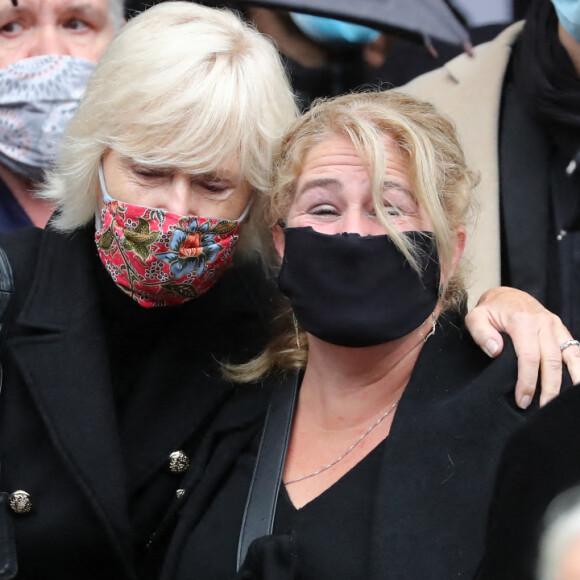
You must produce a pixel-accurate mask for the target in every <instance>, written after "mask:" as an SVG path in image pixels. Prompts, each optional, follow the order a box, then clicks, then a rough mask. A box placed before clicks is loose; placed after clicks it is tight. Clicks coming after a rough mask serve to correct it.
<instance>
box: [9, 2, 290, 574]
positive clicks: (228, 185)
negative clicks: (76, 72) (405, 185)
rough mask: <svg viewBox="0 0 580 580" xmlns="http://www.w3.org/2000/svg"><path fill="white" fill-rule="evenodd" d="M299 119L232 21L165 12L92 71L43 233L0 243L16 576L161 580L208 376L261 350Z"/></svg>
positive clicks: (222, 386)
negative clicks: (279, 193) (280, 185)
mask: <svg viewBox="0 0 580 580" xmlns="http://www.w3.org/2000/svg"><path fill="white" fill-rule="evenodd" d="M295 114H296V106H295V104H294V100H293V98H292V94H291V91H290V87H289V83H288V80H287V78H286V75H285V73H284V70H283V67H282V65H281V62H280V59H279V57H278V54H277V52H276V50H275V48H274V46H273V45H272V43H271V42H270V41H269V40H268V39H266V38H265V37H263V36H262V35H260V34H259V33H257V32H256V31H254V30H253V29H251V28H250V27H248V26H246V25H245V24H244V23H243V22H241V21H240V20H239V19H238V18H237V17H236V16H235V15H234V14H233V13H230V12H225V11H217V10H214V9H210V8H204V7H201V6H198V5H196V4H193V3H188V2H171V3H166V4H162V5H160V6H158V7H156V8H154V9H151V10H150V11H149V12H145V13H143V14H141V15H140V16H138V17H136V18H134V19H133V20H132V21H131V22H130V23H128V24H127V25H125V27H123V29H122V31H121V32H120V34H119V35H118V36H117V37H116V38H115V39H114V40H113V41H112V43H111V45H110V46H109V48H108V50H107V51H106V53H105V54H104V56H103V57H102V59H101V61H100V62H99V64H98V65H97V68H96V69H95V73H94V75H93V77H91V81H90V82H89V85H88V88H87V91H86V93H85V96H84V99H83V101H82V104H81V106H80V108H79V111H78V113H77V114H76V116H75V117H74V118H73V120H72V121H71V123H70V124H69V127H68V133H67V136H66V138H65V141H64V143H63V149H62V156H61V157H60V158H59V160H58V162H57V166H56V168H55V170H54V171H53V172H51V173H50V175H49V176H47V180H46V183H45V186H44V189H43V192H42V195H43V196H44V199H48V200H49V201H50V202H51V203H55V204H56V205H57V206H58V211H57V213H56V215H55V216H54V218H53V220H52V221H51V223H50V225H49V227H48V228H47V229H45V230H39V229H29V230H22V231H20V232H16V233H14V234H3V235H1V236H0V245H1V246H2V247H3V248H4V249H5V251H6V253H7V254H8V257H9V259H10V262H11V264H12V267H13V270H14V278H15V283H14V287H15V295H14V297H13V299H12V303H11V308H10V318H9V320H8V322H7V323H6V326H5V328H4V333H5V334H4V337H3V338H4V343H3V350H2V368H3V376H4V381H3V385H2V395H1V398H0V448H1V455H2V471H1V478H0V490H2V492H3V494H2V496H1V497H3V498H5V497H6V495H7V494H8V495H9V503H10V508H8V507H7V506H6V505H5V503H3V504H2V506H1V507H2V510H3V511H2V512H1V517H0V524H1V527H0V530H1V531H2V532H3V531H4V530H5V529H6V528H5V527H4V524H6V523H7V522H8V523H9V524H10V525H12V526H13V528H14V539H15V547H16V555H17V559H18V565H19V569H20V571H19V574H18V578H26V579H27V580H29V579H30V580H34V579H38V580H40V579H42V580H52V579H54V580H56V579H58V580H67V579H70V580H73V579H74V580H79V579H80V578H82V579H83V580H93V579H94V580H97V579H98V580H103V579H104V578H107V579H108V580H117V579H118V580H121V579H134V578H155V577H156V572H157V570H156V566H155V561H156V556H155V554H156V549H157V543H156V541H155V540H154V539H153V537H154V536H155V534H156V531H157V530H158V529H159V528H160V526H161V524H162V522H163V520H164V519H165V518H166V516H167V513H168V512H169V510H170V507H171V504H172V502H175V503H177V502H178V495H179V489H180V487H181V485H180V480H181V478H182V477H183V474H184V473H185V472H186V470H187V467H188V463H189V459H188V456H190V455H191V453H192V452H193V450H194V449H195V448H196V447H197V445H198V444H199V442H200V441H201V440H202V439H203V434H204V430H205V427H206V424H207V422H208V421H209V419H210V418H211V417H212V415H213V414H215V412H216V411H217V410H218V409H219V407H220V406H221V405H222V404H223V402H224V401H225V400H226V399H227V398H228V396H229V395H230V392H231V385H230V384H229V383H228V382H227V381H225V380H223V379H221V378H220V373H219V365H218V362H217V361H218V360H222V361H231V362H234V361H237V362H243V361H246V360H248V359H249V358H251V357H252V356H253V355H255V354H256V353H257V352H258V351H259V349H260V348H261V347H262V346H263V344H264V340H265V337H266V333H267V326H266V323H267V321H268V320H269V309H270V297H271V292H272V291H271V288H270V286H269V284H268V281H267V279H266V272H265V269H264V265H263V263H262V260H261V256H263V257H264V260H266V259H267V256H268V252H269V247H271V237H270V234H269V232H267V231H266V230H265V229H264V227H263V226H262V225H261V224H262V221H263V219H262V213H263V209H264V200H265V196H266V193H267V192H268V189H269V184H270V172H271V162H272V156H273V154H274V152H275V151H276V148H277V147H278V143H279V139H280V137H281V134H282V132H283V130H284V128H285V127H286V126H287V124H288V123H289V122H290V121H291V120H292V119H293V118H294V117H295ZM230 266H231V267H230ZM2 537H3V538H4V536H2ZM5 545H6V544H5V543H4V540H3V541H2V549H0V559H2V558H12V555H11V554H10V553H9V551H8V550H5V549H4V546H5ZM5 564H6V562H5V561H2V562H0V568H1V569H2V570H4V569H5V567H4V566H5Z"/></svg>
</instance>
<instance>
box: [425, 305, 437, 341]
mask: <svg viewBox="0 0 580 580" xmlns="http://www.w3.org/2000/svg"><path fill="white" fill-rule="evenodd" d="M431 317H432V318H433V326H432V327H431V331H430V332H429V334H428V335H427V336H426V337H425V338H424V339H423V342H427V340H428V339H429V338H431V337H432V336H433V335H434V334H435V329H436V328H437V326H436V325H437V316H436V315H435V311H433V313H432V314H431Z"/></svg>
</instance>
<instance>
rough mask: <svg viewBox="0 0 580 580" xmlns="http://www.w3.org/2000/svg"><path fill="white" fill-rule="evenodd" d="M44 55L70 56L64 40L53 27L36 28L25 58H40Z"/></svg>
mask: <svg viewBox="0 0 580 580" xmlns="http://www.w3.org/2000/svg"><path fill="white" fill-rule="evenodd" d="M44 54H65V55H70V51H69V48H68V45H67V43H66V41H65V39H64V38H63V37H62V36H61V35H60V34H59V31H58V30H57V28H56V26H54V25H49V26H43V27H42V28H38V29H37V30H36V33H35V35H34V38H33V39H31V44H30V48H29V50H28V55H27V56H29V57H31V56H42V55H44Z"/></svg>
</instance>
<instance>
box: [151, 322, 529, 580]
mask: <svg viewBox="0 0 580 580" xmlns="http://www.w3.org/2000/svg"><path fill="white" fill-rule="evenodd" d="M515 382H516V362H515V356H514V353H513V350H511V349H510V347H509V346H508V347H507V348H506V352H505V353H504V354H502V356H500V357H499V358H498V359H495V360H493V361H492V360H490V359H489V358H487V357H486V356H485V355H484V354H483V353H482V352H481V351H480V350H479V348H477V347H476V346H475V345H474V344H473V342H472V341H471V338H470V337H469V335H467V333H466V330H465V329H464V328H463V329H459V328H458V327H456V326H455V325H454V324H453V323H451V322H449V321H444V322H442V323H441V324H440V325H439V327H438V330H437V332H436V334H435V336H434V337H432V338H431V339H429V341H428V342H427V343H426V345H425V346H424V348H423V350H422V351H421V354H420V356H419V359H418V361H417V364H416V366H415V369H414V371H413V374H412V377H411V380H410V382H409V384H408V386H407V388H406V389H405V392H404V395H403V397H402V399H401V402H400V403H399V406H398V409H397V413H396V415H395V418H394V421H393V425H392V428H391V431H390V434H389V440H388V445H387V446H386V447H385V448H384V451H383V456H382V460H381V461H382V464H381V468H380V472H379V476H378V477H379V481H378V485H377V490H379V493H377V495H376V497H375V498H374V504H375V505H374V510H373V514H374V518H373V522H372V544H371V546H370V559H371V561H370V567H369V570H370V579H369V580H378V579H389V580H403V579H404V580H410V579H413V580H414V579H429V580H437V579H440V580H451V579H453V578H457V579H463V578H469V577H471V575H472V574H473V573H474V572H475V568H476V565H477V563H478V561H479V558H480V557H481V554H482V551H483V539H484V532H485V523H486V519H487V507H488V504H489V502H490V499H491V492H492V488H493V482H494V478H495V473H496V467H497V464H498V461H499V457H500V454H501V451H502V449H503V446H504V443H505V441H506V439H507V438H508V436H509V435H510V434H511V433H512V432H513V431H514V429H515V428H516V427H517V426H518V425H520V424H521V422H522V421H523V420H524V417H525V413H523V412H521V411H520V410H518V409H517V407H516V406H515V403H514V393H513V391H514V385H515ZM248 389H249V390H248V391H247V392H244V391H243V390H242V391H240V392H238V394H237V396H236V397H235V398H233V399H231V400H230V401H229V402H228V404H227V405H226V407H225V408H224V410H223V412H222V413H221V414H220V416H219V417H218V418H217V419H216V422H215V423H214V426H213V429H212V436H211V439H210V438H209V436H208V439H207V440H206V445H205V446H204V448H203V449H201V450H200V452H199V454H198V457H197V459H196V461H195V462H194V465H193V467H192V469H191V471H190V474H189V475H188V478H189V479H188V480H186V481H185V485H186V487H187V493H188V494H189V499H187V500H186V504H185V506H184V508H183V511H182V513H181V517H180V521H179V524H178V527H177V530H176V533H175V535H174V538H173V542H172V544H171V547H170V549H169V552H168V558H167V562H166V565H165V567H164V571H163V575H162V578H163V580H173V579H177V578H178V579H179V580H182V579H181V577H180V576H178V575H177V571H178V569H179V565H180V560H181V558H182V556H183V554H182V552H183V550H184V547H185V546H186V544H187V538H188V536H189V534H190V533H191V531H192V530H193V529H194V528H195V526H196V524H197V523H198V522H200V521H201V520H202V519H203V518H204V516H205V514H206V513H208V512H209V510H212V509H218V510H221V511H222V512H225V513H228V514H229V515H228V518H227V519H228V522H226V525H232V526H235V528H236V530H239V526H240V523H241V513H242V512H243V506H241V507H240V506H235V507H234V506H232V508H231V509H230V508H227V507H224V506H217V507H214V505H213V504H212V500H213V498H214V497H215V495H216V493H217V492H218V491H219V490H220V486H221V482H222V481H223V478H224V477H227V474H228V471H229V470H230V468H231V467H232V465H233V464H235V462H236V460H237V458H238V456H239V455H240V453H241V452H242V451H243V450H244V449H245V447H247V446H248V445H250V444H251V442H252V440H253V439H254V438H255V437H256V433H258V432H259V430H260V426H261V424H262V422H263V416H264V400H265V399H266V396H265V395H266V394H265V393H263V392H261V391H260V390H257V389H256V388H252V387H248ZM226 533H227V532H226V531H225V530H224V529H219V530H216V534H226ZM222 543H223V542H222ZM208 545H211V540H208ZM236 548H237V546H236V545H232V546H231V549H230V550H229V552H227V553H220V554H219V555H215V556H214V557H219V558H222V559H223V560H224V561H226V562H229V565H228V567H229V568H230V569H231V570H232V575H233V569H234V567H235V553H236ZM208 557H211V554H208ZM189 573H190V576H188V577H190V578H195V577H196V570H195V569H191V570H188V574H189ZM225 577H226V576H224V578H225ZM275 577H276V576H275V575H274V576H272V577H271V578H270V577H268V578H264V580H274V578H275ZM183 580H186V579H185V577H184V578H183ZM214 580H218V579H217V578H216V579H214ZM321 580H322V579H321Z"/></svg>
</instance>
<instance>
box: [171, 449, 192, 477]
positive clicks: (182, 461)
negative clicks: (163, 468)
mask: <svg viewBox="0 0 580 580" xmlns="http://www.w3.org/2000/svg"><path fill="white" fill-rule="evenodd" d="M188 468H189V457H188V456H187V455H186V454H185V453H184V452H183V451H174V452H173V453H171V455H169V471H171V473H185V472H186V471H187V469H188Z"/></svg>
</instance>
